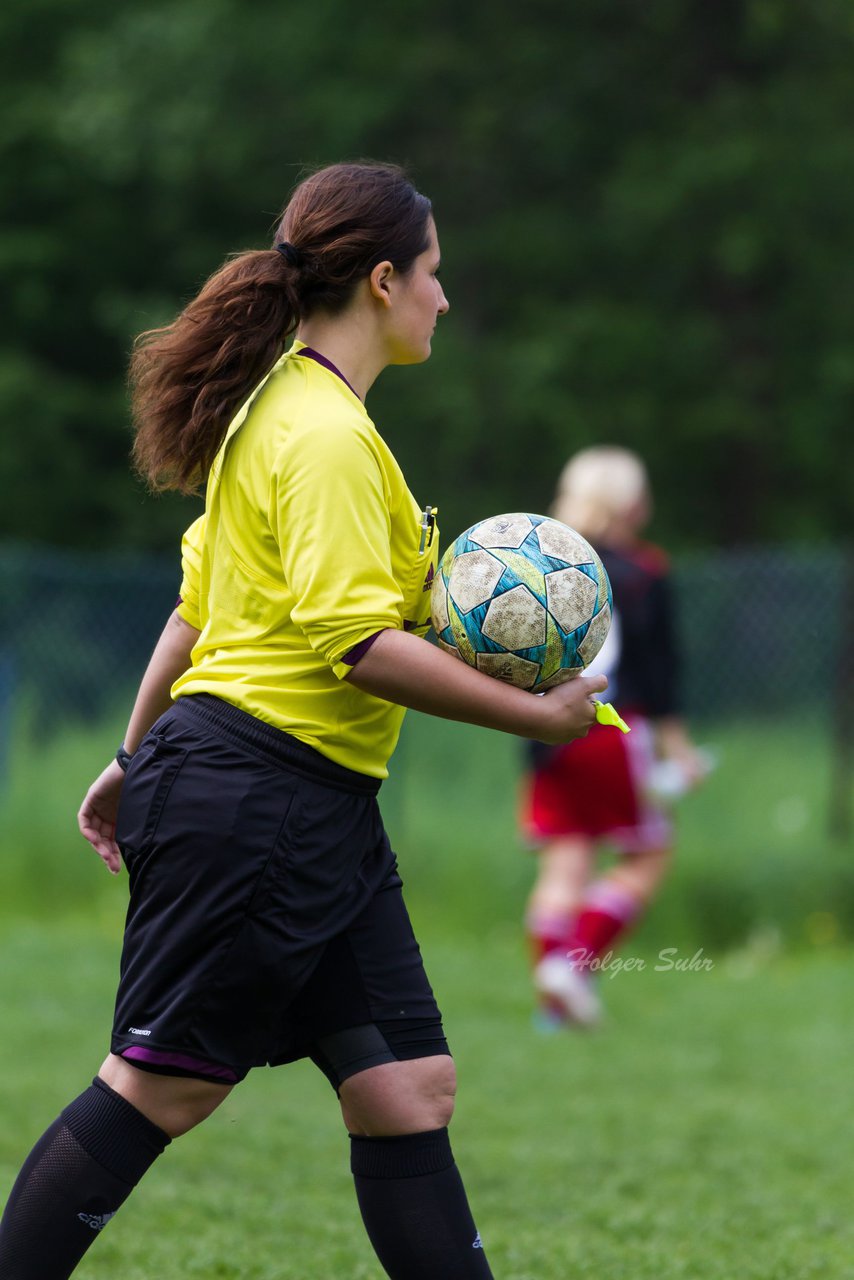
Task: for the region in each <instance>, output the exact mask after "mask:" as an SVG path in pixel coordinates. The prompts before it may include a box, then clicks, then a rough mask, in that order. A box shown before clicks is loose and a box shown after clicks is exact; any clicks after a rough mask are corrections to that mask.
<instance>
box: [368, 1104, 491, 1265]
mask: <svg viewBox="0 0 854 1280" xmlns="http://www.w3.org/2000/svg"><path fill="white" fill-rule="evenodd" d="M350 1141H351V1148H350V1167H351V1169H352V1171H353V1176H354V1178H355V1180H356V1195H357V1196H358V1198H359V1208H360V1209H361V1211H362V1220H363V1221H364V1224H365V1227H366V1229H367V1232H368V1235H369V1236H370V1239H371V1244H372V1245H373V1246H374V1249H375V1250H376V1254H377V1257H378V1258H379V1260H380V1262H381V1263H382V1265H383V1267H384V1268H385V1270H386V1273H387V1274H388V1275H389V1276H391V1280H439V1277H441V1280H491V1277H492V1272H491V1271H490V1269H489V1264H488V1263H487V1261H486V1254H485V1253H484V1251H483V1245H482V1244H481V1242H480V1236H479V1235H478V1232H477V1228H476V1227H475V1225H474V1219H473V1218H472V1216H471V1210H470V1209H469V1205H468V1200H467V1199H466V1193H465V1189H464V1187H463V1183H462V1179H461V1177H460V1175H459V1172H458V1170H457V1166H456V1165H455V1164H454V1157H453V1154H452V1153H451V1143H450V1140H449V1138H448V1130H447V1129H433V1130H431V1131H430V1132H429V1133H413V1134H406V1135H404V1136H403V1137H399V1138H356V1137H351V1140H350Z"/></svg>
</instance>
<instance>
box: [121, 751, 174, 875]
mask: <svg viewBox="0 0 854 1280" xmlns="http://www.w3.org/2000/svg"><path fill="white" fill-rule="evenodd" d="M186 758H187V749H186V748H185V747H178V746H175V745H173V744H172V743H170V742H165V741H164V740H163V739H162V738H149V739H147V740H145V741H144V742H143V743H142V745H141V746H140V748H139V750H138V751H137V752H136V753H135V755H134V757H133V760H132V761H131V765H130V768H129V769H128V772H127V777H126V778H125V782H124V786H123V787H122V794H121V799H120V801H119V811H118V815H117V817H116V844H117V845H118V846H119V848H120V849H121V852H122V857H123V858H124V860H125V863H126V864H128V863H129V860H130V859H131V858H132V857H133V855H134V854H135V853H139V852H141V851H142V850H144V849H145V848H146V847H147V846H148V845H149V844H151V842H152V841H153V840H154V838H155V836H156V834H157V827H158V824H159V822H160V818H161V815H162V813H163V809H164V807H165V805H166V801H167V800H168V798H169V792H170V791H171V790H172V786H173V784H174V782H175V779H176V778H177V776H178V774H179V773H180V771H181V767H182V765H183V764H184V761H185V760H186Z"/></svg>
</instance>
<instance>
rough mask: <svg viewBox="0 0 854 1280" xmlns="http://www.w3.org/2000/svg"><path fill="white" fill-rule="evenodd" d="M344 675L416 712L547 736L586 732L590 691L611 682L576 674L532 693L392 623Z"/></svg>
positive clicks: (554, 739)
mask: <svg viewBox="0 0 854 1280" xmlns="http://www.w3.org/2000/svg"><path fill="white" fill-rule="evenodd" d="M346 679H347V680H349V681H350V683H351V684H354V685H355V686H356V688H357V689H362V690H363V691H364V692H365V693H372V694H373V695H374V696H375V697H377V698H384V699H385V700H386V702H397V703H399V704H400V705H401V706H404V707H411V708H412V709H413V710H414V711H426V712H427V713H428V714H429V715H433V716H441V717H442V718H444V719H446V720H463V721H465V722H466V723H468V724H479V725H482V726H483V727H484V728H487V729H500V730H502V731H503V732H504V733H515V734H518V736H519V737H521V738H535V739H537V741H539V742H550V743H559V742H571V741H572V739H573V738H583V737H584V736H585V734H586V733H587V731H588V729H589V728H590V726H591V725H592V724H593V722H594V720H595V719H596V709H595V706H594V704H593V702H592V701H591V698H592V696H593V694H597V693H601V692H602V691H603V690H604V689H606V688H607V686H608V681H607V679H606V678H605V676H579V677H578V678H577V679H575V680H569V681H567V683H566V684H562V685H559V686H558V687H557V688H555V689H551V690H550V691H549V692H548V693H546V694H544V695H543V697H536V696H532V695H531V694H530V693H528V692H526V691H525V690H524V689H516V688H514V687H513V686H512V685H509V684H505V683H504V681H502V680H496V679H495V678H494V677H493V676H487V675H484V674H483V672H482V671H475V670H474V669H473V668H472V667H468V666H466V665H465V663H463V662H460V660H459V659H458V658H455V657H453V656H452V655H451V654H449V653H444V652H443V651H442V650H441V649H438V648H436V646H435V645H432V644H430V643H429V642H428V641H427V640H422V639H421V638H420V637H419V636H414V635H411V634H410V633H409V632H406V631H396V630H394V629H389V630H387V631H382V632H380V634H379V635H378V636H377V638H376V640H375V641H374V642H373V644H372V645H371V647H370V648H369V649H368V651H367V653H366V654H364V656H363V657H361V658H360V659H359V661H358V662H357V663H356V665H355V666H354V667H353V670H352V671H351V672H350V673H349V675H348V676H347V677H346Z"/></svg>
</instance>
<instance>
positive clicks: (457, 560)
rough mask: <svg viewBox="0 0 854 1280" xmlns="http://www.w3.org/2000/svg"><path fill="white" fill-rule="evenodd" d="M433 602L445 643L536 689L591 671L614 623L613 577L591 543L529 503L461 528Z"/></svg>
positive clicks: (466, 658) (475, 663) (484, 667)
mask: <svg viewBox="0 0 854 1280" xmlns="http://www.w3.org/2000/svg"><path fill="white" fill-rule="evenodd" d="M430 604H431V612H432V614H433V628H434V630H435V632H436V635H437V637H438V640H439V644H440V645H441V647H442V648H443V649H445V650H446V651H447V652H448V653H452V654H454V656H455V657H457V658H461V659H462V660H463V662H466V663H468V664H469V666H472V667H477V669H478V670H479V671H484V672H486V674H487V675H490V676H496V677H497V678H498V679H499V680H506V681H508V682H509V683H510V684H514V685H517V686H518V687H519V688H520V689H530V690H532V691H533V692H534V693H542V692H544V691H545V690H546V689H551V688H552V687H553V686H554V685H557V684H563V682H564V681H565V680H571V679H572V677H573V676H577V675H578V674H579V672H581V671H583V670H584V668H585V667H586V666H587V665H588V664H589V663H590V662H592V661H593V659H594V658H595V657H596V654H597V653H598V652H599V650H600V649H601V647H602V645H603V644H604V642H605V637H606V636H607V634H608V629H609V627H610V625H611V609H612V599H611V584H610V582H609V581H608V575H607V573H606V572H605V568H604V566H603V564H602V561H601V560H600V559H599V557H598V555H597V554H596V552H595V551H594V550H593V548H592V547H591V545H590V543H589V542H588V541H587V540H586V539H585V538H583V537H582V536H581V534H580V533H577V532H576V531H575V529H570V528H569V526H568V525H565V524H561V523H560V522H559V521H558V520H551V519H549V518H548V517H546V516H532V515H526V514H524V513H523V512H515V513H513V514H511V515H503V516H492V517H491V518H490V519H489V520H481V521H480V522H479V523H478V524H475V525H472V527H471V528H470V529H466V531H465V533H461V534H460V536H459V537H458V538H457V540H456V541H455V542H453V543H452V544H451V546H449V547H448V549H447V551H446V552H445V554H444V556H443V557H442V560H441V563H440V564H439V569H438V572H437V573H436V576H435V578H434V579H433V587H432V594H431V598H430Z"/></svg>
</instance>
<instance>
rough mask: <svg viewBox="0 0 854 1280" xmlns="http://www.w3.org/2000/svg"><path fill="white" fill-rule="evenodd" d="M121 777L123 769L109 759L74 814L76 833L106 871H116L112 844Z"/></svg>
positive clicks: (117, 857) (119, 860)
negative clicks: (86, 842)
mask: <svg viewBox="0 0 854 1280" xmlns="http://www.w3.org/2000/svg"><path fill="white" fill-rule="evenodd" d="M124 780H125V775H124V770H123V769H122V767H121V765H120V764H119V762H118V761H117V760H112V761H111V762H110V763H109V764H108V765H107V767H106V769H105V770H104V772H103V773H102V774H100V775H99V776H98V777H97V778H96V779H95V781H94V782H93V783H92V785H91V787H90V788H89V790H88V791H87V792H86V796H85V798H84V800H83V803H82V805H81V806H80V812H79V813H78V814H77V825H78V827H79V828H80V833H81V835H83V836H84V837H85V838H86V839H87V840H88V841H89V843H90V844H91V846H92V848H93V849H94V850H95V852H96V853H97V855H98V857H99V858H100V859H101V861H102V862H103V863H104V865H105V867H106V868H107V870H108V871H111V872H112V874H113V875H114V876H117V875H118V874H119V869H120V868H121V865H122V857H121V854H120V852H119V846H118V845H117V844H116V815H117V813H118V811H119V797H120V796H121V793H122V785H123V783H124Z"/></svg>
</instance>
